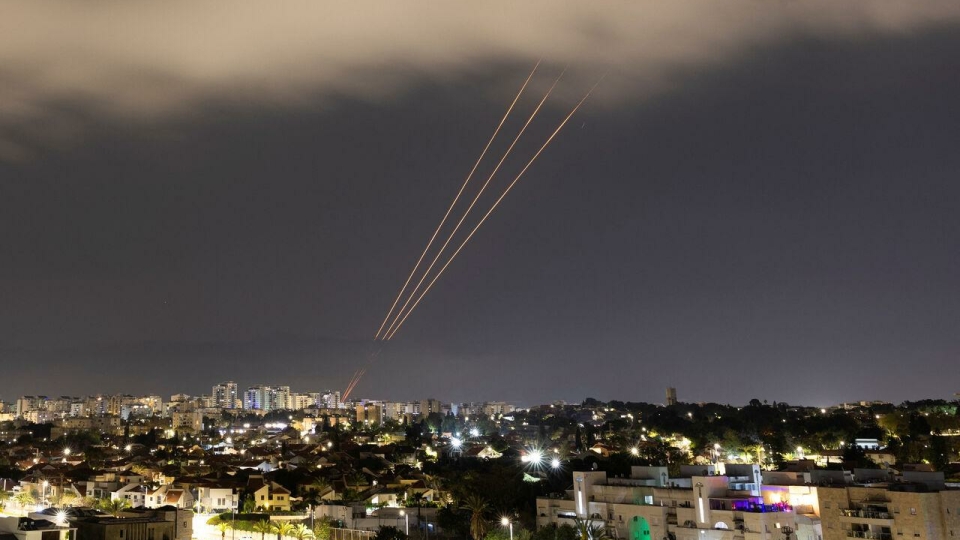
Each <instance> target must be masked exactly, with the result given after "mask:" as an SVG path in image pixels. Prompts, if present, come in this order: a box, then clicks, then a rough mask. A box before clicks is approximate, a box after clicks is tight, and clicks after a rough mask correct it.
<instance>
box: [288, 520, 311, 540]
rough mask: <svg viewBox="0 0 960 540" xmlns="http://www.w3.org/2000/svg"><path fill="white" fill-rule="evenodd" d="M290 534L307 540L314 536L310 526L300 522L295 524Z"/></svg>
mask: <svg viewBox="0 0 960 540" xmlns="http://www.w3.org/2000/svg"><path fill="white" fill-rule="evenodd" d="M290 536H292V537H294V538H296V539H297V540H306V539H308V538H313V531H311V530H310V527H307V526H306V525H304V524H303V523H298V524H296V525H294V526H293V531H292V532H291V533H290Z"/></svg>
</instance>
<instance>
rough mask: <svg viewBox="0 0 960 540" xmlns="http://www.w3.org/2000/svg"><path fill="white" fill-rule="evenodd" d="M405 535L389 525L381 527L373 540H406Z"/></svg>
mask: <svg viewBox="0 0 960 540" xmlns="http://www.w3.org/2000/svg"><path fill="white" fill-rule="evenodd" d="M406 538H407V535H406V534H404V533H403V531H401V530H400V529H398V528H396V527H392V526H389V525H383V526H381V527H380V529H379V530H378V531H377V534H376V536H374V537H373V540H406Z"/></svg>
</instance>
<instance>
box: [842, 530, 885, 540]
mask: <svg viewBox="0 0 960 540" xmlns="http://www.w3.org/2000/svg"><path fill="white" fill-rule="evenodd" d="M847 538H866V539H868V540H893V534H892V533H885V532H869V531H847Z"/></svg>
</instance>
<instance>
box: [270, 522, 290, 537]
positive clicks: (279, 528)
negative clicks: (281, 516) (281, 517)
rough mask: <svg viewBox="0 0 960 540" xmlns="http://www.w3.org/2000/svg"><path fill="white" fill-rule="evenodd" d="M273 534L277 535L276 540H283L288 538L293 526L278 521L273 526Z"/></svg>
mask: <svg viewBox="0 0 960 540" xmlns="http://www.w3.org/2000/svg"><path fill="white" fill-rule="evenodd" d="M273 532H275V533H277V540H283V537H284V536H290V533H292V532H293V525H291V524H290V522H289V521H278V522H276V523H274V524H273Z"/></svg>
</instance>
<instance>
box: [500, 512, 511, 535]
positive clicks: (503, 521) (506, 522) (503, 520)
mask: <svg viewBox="0 0 960 540" xmlns="http://www.w3.org/2000/svg"><path fill="white" fill-rule="evenodd" d="M500 524H501V525H503V526H504V527H510V540H513V522H512V521H510V518H507V517H503V518H501V519H500Z"/></svg>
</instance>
